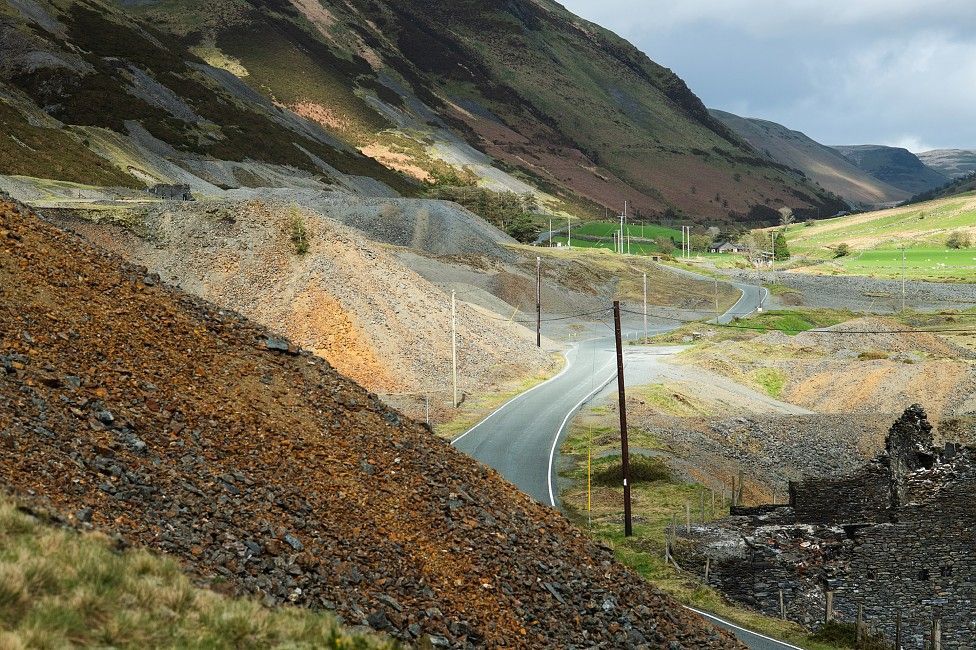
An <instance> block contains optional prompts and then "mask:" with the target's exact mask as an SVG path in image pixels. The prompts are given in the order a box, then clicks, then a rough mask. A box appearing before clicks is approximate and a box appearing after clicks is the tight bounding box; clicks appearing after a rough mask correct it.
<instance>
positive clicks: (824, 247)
mask: <svg viewBox="0 0 976 650" xmlns="http://www.w3.org/2000/svg"><path fill="white" fill-rule="evenodd" d="M953 234H960V235H962V236H963V238H964V239H965V238H968V239H970V240H971V243H972V245H976V192H969V193H966V194H960V195H958V196H953V197H950V198H945V199H936V200H934V201H928V202H926V203H919V204H916V205H911V206H905V207H902V208H893V209H890V210H880V211H877V212H867V213H864V214H855V215H849V216H845V217H836V218H834V219H824V220H822V221H815V222H807V223H806V224H803V225H794V226H792V227H791V228H790V229H789V232H788V233H787V240H788V242H789V247H790V252H791V253H792V254H793V257H794V260H793V261H792V262H791V265H795V264H796V261H797V259H798V258H799V259H806V260H808V261H812V262H817V263H818V264H817V265H816V266H811V267H809V268H808V269H805V270H807V271H809V272H812V273H817V274H827V275H830V274H834V275H866V276H871V277H878V278H895V279H897V278H900V277H902V250H901V249H902V247H903V246H904V247H905V249H906V250H905V277H907V278H908V279H910V280H928V281H945V282H972V281H976V248H973V247H966V248H950V247H949V246H948V244H947V242H948V240H949V238H950V236H952V235H953ZM841 244H846V245H847V246H848V248H849V249H850V254H848V255H846V256H843V257H836V249H837V247H838V246H840V245H841Z"/></svg>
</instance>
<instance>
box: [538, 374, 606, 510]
mask: <svg viewBox="0 0 976 650" xmlns="http://www.w3.org/2000/svg"><path fill="white" fill-rule="evenodd" d="M609 365H610V364H609V363H605V364H603V367H601V368H600V372H602V371H603V369H604V368H606V367H607V366H609ZM594 374H596V373H594ZM616 378H617V373H614V374H612V375H610V378H609V379H607V380H606V381H605V382H603V383H602V384H600V385H599V386H598V387H597V388H596V389H595V390H593V391H592V392H591V393H590V394H589V395H587V396H586V397H584V398H583V399H581V400H580V401H579V403H578V404H577V405H576V406H574V407H573V408H571V409H570V410H569V413H567V414H566V417H565V418H564V419H563V423H562V424H560V425H559V429H557V430H556V437H555V438H553V439H552V449H550V450H549V468H548V470H547V472H546V487H548V488H549V503H550V505H552V507H553V508H556V507H558V506H557V505H556V497H555V495H554V494H553V492H552V460H553V457H554V456H555V455H556V446H557V445H558V444H559V436H561V435H562V433H563V429H565V428H566V423H567V422H569V418H571V417H573V415H575V414H576V411H577V409H579V408H580V407H581V406H583V405H584V404H586V403H587V402H588V401H590V399H591V398H592V397H593V396H594V395H596V394H597V393H599V392H600V391H601V390H603V389H604V388H606V387H607V386H609V385H610V382H612V381H613V380H614V379H616Z"/></svg>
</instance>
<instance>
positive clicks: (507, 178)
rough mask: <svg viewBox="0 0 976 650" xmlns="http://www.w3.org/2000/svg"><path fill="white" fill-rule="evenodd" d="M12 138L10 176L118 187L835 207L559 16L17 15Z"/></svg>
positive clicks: (3, 9)
mask: <svg viewBox="0 0 976 650" xmlns="http://www.w3.org/2000/svg"><path fill="white" fill-rule="evenodd" d="M0 126H3V127H5V129H6V130H8V132H9V133H10V135H11V136H12V137H9V138H7V137H5V138H0V174H24V175H40V176H45V175H46V176H47V177H53V178H58V179H64V180H73V181H79V182H91V183H99V184H103V185H111V184H124V185H135V186H138V185H140V184H151V183H159V182H170V183H171V182H186V183H190V184H191V185H192V186H193V188H194V190H195V191H205V190H207V189H208V188H215V187H216V188H227V187H237V186H241V185H246V186H259V185H260V186H266V185H272V186H283V187H290V186H294V185H298V186H301V187H309V186H312V187H319V186H322V185H326V186H332V187H341V188H344V189H346V190H350V191H355V192H365V193H383V194H390V193H393V192H395V193H399V194H401V195H407V196H410V195H416V194H420V193H422V192H423V191H424V190H425V189H426V188H427V187H429V186H430V185H435V184H440V185H445V184H448V185H450V184H471V183H475V182H479V183H481V184H484V185H487V186H489V187H492V188H495V189H503V190H511V191H516V192H535V193H537V196H538V197H539V199H540V200H541V201H542V202H543V203H544V204H546V205H548V206H549V207H550V208H553V209H556V210H559V209H564V210H568V211H575V212H578V213H590V214H600V215H602V214H603V212H604V206H606V207H608V208H610V209H612V210H616V209H618V208H619V207H621V206H622V205H623V202H624V201H625V200H627V201H629V202H630V205H631V207H632V209H633V210H634V211H635V212H636V213H638V214H639V215H644V216H647V217H661V216H663V215H669V216H671V217H676V216H682V215H683V216H684V217H685V218H688V217H692V218H697V219H700V220H710V221H716V220H725V221H736V220H746V219H752V220H756V219H761V218H765V217H768V216H769V215H770V214H772V215H773V216H775V209H776V208H778V207H781V206H783V205H787V206H790V207H792V208H794V210H796V211H798V212H800V213H801V214H802V213H807V214H816V212H818V211H819V212H822V213H829V212H830V211H832V210H836V209H837V206H838V203H839V202H838V201H837V200H836V198H835V197H831V196H830V195H829V194H828V193H827V192H825V191H823V190H821V189H819V188H817V187H816V186H814V185H813V184H812V183H810V182H808V181H807V180H806V179H805V178H803V177H802V176H800V175H798V174H796V173H794V172H793V170H791V169H789V168H788V167H786V166H784V165H780V164H778V163H775V162H773V161H771V160H769V159H767V158H765V157H763V156H760V155H757V154H756V152H755V151H753V149H752V147H750V146H749V145H748V144H746V143H745V142H743V141H742V140H741V139H740V138H739V137H738V136H736V135H735V134H734V133H732V132H731V131H730V130H729V129H728V128H727V127H726V126H725V125H724V124H722V123H721V122H719V121H718V120H716V119H714V118H713V117H712V116H711V115H709V113H708V111H707V109H706V108H705V107H704V105H702V103H701V101H700V100H699V99H698V97H697V96H695V94H694V93H693V92H692V91H691V90H690V89H689V88H688V87H687V86H686V85H685V83H684V82H683V81H682V80H681V79H680V78H678V77H677V76H676V75H675V74H674V73H673V72H671V71H670V70H668V69H667V68H665V67H663V66H661V65H658V64H657V63H655V62H653V61H651V60H650V59H648V58H647V57H646V56H645V55H644V54H642V53H641V52H640V51H639V50H638V49H637V48H635V47H634V46H633V45H631V44H630V43H628V42H627V41H625V40H623V39H621V38H620V37H618V36H616V35H615V34H613V33H611V32H609V31H607V30H605V29H603V28H601V27H599V26H597V25H594V24H593V23H590V22H587V21H585V20H583V19H581V18H579V17H577V16H575V15H573V14H572V13H570V12H569V11H567V10H566V9H565V8H563V7H562V6H561V5H559V4H557V3H556V2H553V1H552V0H453V1H452V0H396V1H394V0H291V1H288V0H222V1H219V2H199V3H194V2H185V1H183V0H158V1H157V0H118V2H116V3H109V2H105V1H103V0H81V1H79V2H60V1H55V0H17V1H16V2H2V3H0ZM62 152H66V153H65V154H64V155H62ZM376 181H380V183H377V182H376Z"/></svg>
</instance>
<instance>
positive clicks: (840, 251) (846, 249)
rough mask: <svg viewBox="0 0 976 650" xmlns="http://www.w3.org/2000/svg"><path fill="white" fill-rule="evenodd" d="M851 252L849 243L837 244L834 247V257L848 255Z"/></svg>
mask: <svg viewBox="0 0 976 650" xmlns="http://www.w3.org/2000/svg"><path fill="white" fill-rule="evenodd" d="M850 254H851V247H850V246H848V245H847V244H837V246H836V247H835V248H834V257H835V258H838V257H847V256H848V255H850Z"/></svg>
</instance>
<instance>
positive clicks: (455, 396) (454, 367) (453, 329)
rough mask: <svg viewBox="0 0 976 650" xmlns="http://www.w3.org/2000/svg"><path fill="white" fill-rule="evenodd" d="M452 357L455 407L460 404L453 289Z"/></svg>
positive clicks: (455, 312)
mask: <svg viewBox="0 0 976 650" xmlns="http://www.w3.org/2000/svg"><path fill="white" fill-rule="evenodd" d="M451 357H452V359H453V361H452V366H451V367H452V369H453V375H454V408H457V406H458V386H457V294H456V293H455V292H454V291H453V290H452V291H451Z"/></svg>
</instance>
